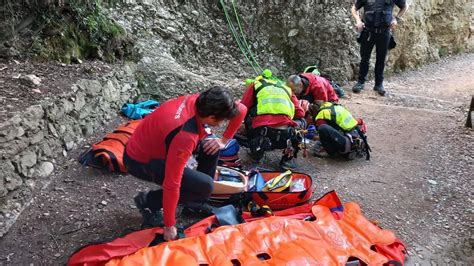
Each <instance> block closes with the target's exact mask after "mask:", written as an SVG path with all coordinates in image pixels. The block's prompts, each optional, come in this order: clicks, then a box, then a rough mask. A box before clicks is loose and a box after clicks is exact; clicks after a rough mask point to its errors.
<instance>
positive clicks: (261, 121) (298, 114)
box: [241, 84, 304, 128]
mask: <svg viewBox="0 0 474 266" xmlns="http://www.w3.org/2000/svg"><path fill="white" fill-rule="evenodd" d="M254 101H255V89H254V87H253V84H252V85H250V86H249V87H247V90H246V91H245V92H244V95H243V96H242V101H241V103H242V104H243V105H245V106H246V107H247V109H249V110H250V108H251V107H252V106H253V105H254V103H255V102H254ZM291 101H292V102H293V104H294V105H295V116H294V118H297V119H299V118H303V117H304V111H303V109H302V108H301V106H300V104H299V102H298V98H296V96H295V95H294V94H292V95H291ZM286 125H288V126H297V124H296V123H295V121H293V120H292V119H291V117H289V116H287V115H257V116H256V117H254V118H253V119H252V125H251V127H252V128H257V127H261V126H268V127H274V128H275V127H281V126H286Z"/></svg>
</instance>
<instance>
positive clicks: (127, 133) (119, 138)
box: [79, 120, 142, 173]
mask: <svg viewBox="0 0 474 266" xmlns="http://www.w3.org/2000/svg"><path fill="white" fill-rule="evenodd" d="M141 121H142V120H133V121H130V122H127V123H126V124H123V125H121V126H119V127H118V128H117V129H115V130H114V131H113V132H112V133H109V134H107V135H106V136H105V137H104V138H103V139H102V140H101V141H99V142H97V143H95V144H93V145H92V147H90V148H89V149H88V150H87V151H86V152H85V153H83V154H82V155H81V156H80V158H79V161H80V162H81V164H82V165H89V166H92V167H96V168H107V169H108V170H109V171H111V172H122V173H126V172H127V169H126V168H125V166H124V165H123V154H124V152H125V146H126V145H127V143H128V141H129V140H130V137H131V136H132V134H133V132H134V131H135V129H136V128H137V127H138V125H140V123H141Z"/></svg>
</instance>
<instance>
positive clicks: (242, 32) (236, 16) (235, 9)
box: [232, 0, 263, 72]
mask: <svg viewBox="0 0 474 266" xmlns="http://www.w3.org/2000/svg"><path fill="white" fill-rule="evenodd" d="M232 8H233V9H234V14H235V19H236V20H237V25H238V26H239V30H240V34H241V35H242V38H243V39H244V44H245V47H247V51H248V52H249V55H250V58H251V59H252V60H253V62H254V63H255V64H256V65H257V67H258V70H259V71H260V72H262V71H263V69H262V68H261V67H260V65H259V64H258V62H257V60H256V59H255V56H254V55H253V53H252V50H251V49H250V45H249V44H248V43H247V39H246V38H245V34H244V31H243V30H242V25H241V24H240V18H239V14H238V13H237V8H236V7H235V1H234V0H232Z"/></svg>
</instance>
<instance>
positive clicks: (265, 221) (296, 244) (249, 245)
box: [68, 192, 406, 265]
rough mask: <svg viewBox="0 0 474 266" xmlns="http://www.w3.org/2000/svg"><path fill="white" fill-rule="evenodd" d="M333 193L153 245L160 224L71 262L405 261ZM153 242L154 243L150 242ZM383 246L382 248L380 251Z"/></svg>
mask: <svg viewBox="0 0 474 266" xmlns="http://www.w3.org/2000/svg"><path fill="white" fill-rule="evenodd" d="M340 208H341V206H340V201H339V198H338V197H337V195H336V194H335V192H330V193H328V194H326V195H325V196H323V198H321V199H320V200H318V201H317V202H316V203H315V204H304V205H302V206H298V207H294V208H290V209H287V210H283V211H277V212H275V213H274V214H275V216H273V217H267V218H259V217H251V216H250V214H249V213H247V212H244V213H243V215H242V216H243V218H244V220H245V221H246V223H243V224H238V225H229V226H221V227H218V228H217V229H214V231H212V232H209V230H208V229H209V225H212V224H215V223H216V222H217V221H216V220H217V219H216V217H215V216H211V217H208V218H206V219H204V220H202V221H201V222H198V223H196V224H194V225H193V226H191V227H190V228H188V229H186V230H185V231H184V233H185V235H186V237H185V238H182V239H179V240H175V241H171V242H161V243H153V242H155V241H154V240H155V239H156V238H157V236H161V235H162V234H163V229H162V228H152V229H147V230H142V231H139V232H135V233H132V234H129V235H127V236H125V237H124V238H119V239H117V240H114V241H112V242H110V243H106V244H99V245H92V246H87V247H86V248H84V249H82V250H79V251H78V252H77V253H75V254H74V255H73V256H72V257H71V258H70V260H69V262H68V264H69V265H249V264H264V265H282V264H284V265H288V264H292V265H300V264H301V265H345V264H346V263H347V262H349V261H354V260H359V262H360V264H361V265H403V263H404V258H405V254H406V253H405V252H406V251H405V247H404V245H403V243H402V242H401V241H400V240H398V239H397V238H396V237H395V235H394V234H393V233H392V232H390V231H387V230H383V229H381V228H379V227H378V226H376V225H374V224H372V223H371V222H370V221H369V220H367V219H366V218H365V217H364V216H363V215H362V213H361V210H360V207H359V205H357V204H356V203H347V204H346V205H345V206H344V211H343V212H333V211H331V210H332V209H340ZM153 244H155V246H153ZM380 249H382V250H383V252H380V251H379V250H380Z"/></svg>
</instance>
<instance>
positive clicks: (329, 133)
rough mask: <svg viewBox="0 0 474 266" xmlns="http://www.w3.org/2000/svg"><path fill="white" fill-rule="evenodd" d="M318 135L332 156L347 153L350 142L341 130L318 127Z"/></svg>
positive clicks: (330, 127) (326, 126)
mask: <svg viewBox="0 0 474 266" xmlns="http://www.w3.org/2000/svg"><path fill="white" fill-rule="evenodd" d="M318 133H319V140H320V141H321V144H322V145H323V147H324V149H325V150H326V151H327V153H328V154H329V155H330V156H335V155H336V154H338V153H343V152H345V150H346V143H347V141H349V140H348V139H347V138H346V137H345V136H344V135H342V133H341V132H339V130H337V129H335V128H333V127H332V126H330V125H327V124H323V125H321V126H319V127H318Z"/></svg>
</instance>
